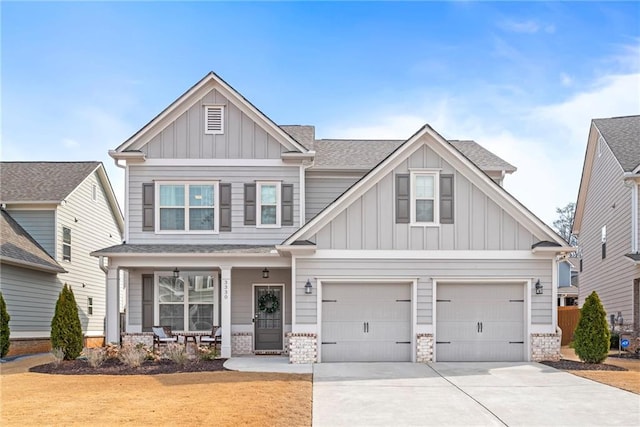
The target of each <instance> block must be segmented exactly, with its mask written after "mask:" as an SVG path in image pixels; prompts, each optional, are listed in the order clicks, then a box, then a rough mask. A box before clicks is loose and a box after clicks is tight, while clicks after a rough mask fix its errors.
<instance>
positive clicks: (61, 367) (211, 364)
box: [29, 359, 227, 375]
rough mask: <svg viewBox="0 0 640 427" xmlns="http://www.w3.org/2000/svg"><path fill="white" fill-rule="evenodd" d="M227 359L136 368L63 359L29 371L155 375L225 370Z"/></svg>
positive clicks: (165, 362) (111, 361) (112, 362)
mask: <svg viewBox="0 0 640 427" xmlns="http://www.w3.org/2000/svg"><path fill="white" fill-rule="evenodd" d="M226 360H227V359H215V360H194V361H189V362H187V363H185V364H182V365H180V364H178V363H175V362H173V361H170V360H161V361H159V362H152V361H147V362H144V363H143V364H142V365H141V366H140V367H138V368H132V367H129V366H127V365H125V364H123V363H122V362H120V361H119V360H117V359H107V360H105V361H104V363H103V364H102V365H100V366H99V367H97V368H92V367H91V366H89V364H88V363H87V361H86V360H80V359H78V360H64V361H62V362H60V363H59V364H56V363H47V364H44V365H38V366H34V367H32V368H30V369H29V371H30V372H38V373H41V374H60V375H157V374H173V373H176V372H212V371H224V370H226V369H225V368H224V367H223V365H224V362H225V361H226Z"/></svg>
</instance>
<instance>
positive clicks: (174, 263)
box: [94, 244, 292, 358]
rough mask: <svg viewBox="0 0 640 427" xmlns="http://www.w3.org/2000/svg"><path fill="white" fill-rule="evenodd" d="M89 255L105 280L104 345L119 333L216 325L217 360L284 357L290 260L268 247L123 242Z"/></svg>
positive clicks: (209, 329) (208, 328)
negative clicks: (96, 258)
mask: <svg viewBox="0 0 640 427" xmlns="http://www.w3.org/2000/svg"><path fill="white" fill-rule="evenodd" d="M94 255H96V256H99V257H100V258H101V265H102V266H103V270H105V272H106V275H107V319H106V341H107V342H112V343H119V342H120V340H121V335H120V334H121V331H124V335H125V336H126V335H128V334H135V335H142V336H144V335H147V334H151V328H152V326H156V325H160V326H170V327H171V329H172V331H173V332H203V333H204V332H212V330H213V329H214V328H215V327H218V326H219V327H221V332H222V339H221V349H220V350H221V351H220V353H221V356H222V357H227V358H228V357H231V356H239V355H249V354H260V353H263V354H286V352H287V342H286V334H287V333H288V332H290V331H291V307H292V304H291V289H292V288H291V265H290V264H291V259H290V258H287V257H283V256H281V255H279V254H278V253H277V252H276V251H275V249H274V248H273V246H247V245H211V246H203V245H172V246H170V247H159V245H126V244H123V245H118V246H115V247H112V248H107V249H104V250H101V251H98V252H96V253H94ZM107 257H108V260H107V259H106V258H107ZM119 278H122V279H123V280H124V295H123V296H124V300H125V316H124V317H123V318H124V325H121V324H120V315H119V309H118V307H119V304H118V301H119V300H120V297H121V295H120V283H119Z"/></svg>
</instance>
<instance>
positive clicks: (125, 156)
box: [109, 150, 146, 163]
mask: <svg viewBox="0 0 640 427" xmlns="http://www.w3.org/2000/svg"><path fill="white" fill-rule="evenodd" d="M109 156H111V158H112V159H114V160H126V161H127V162H129V163H143V162H144V161H145V160H146V155H145V154H144V153H143V152H142V151H116V150H109Z"/></svg>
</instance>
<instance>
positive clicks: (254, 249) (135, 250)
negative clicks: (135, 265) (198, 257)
mask: <svg viewBox="0 0 640 427" xmlns="http://www.w3.org/2000/svg"><path fill="white" fill-rule="evenodd" d="M271 253H276V250H275V245H173V244H163V245H158V244H150V245H141V244H126V243H125V244H121V245H115V246H111V247H108V248H104V249H100V250H97V251H95V252H92V253H91V255H92V256H107V257H117V256H118V255H123V256H130V255H136V254H138V255H156V256H157V255H164V254H172V255H180V254H236V255H241V254H248V255H260V254H271Z"/></svg>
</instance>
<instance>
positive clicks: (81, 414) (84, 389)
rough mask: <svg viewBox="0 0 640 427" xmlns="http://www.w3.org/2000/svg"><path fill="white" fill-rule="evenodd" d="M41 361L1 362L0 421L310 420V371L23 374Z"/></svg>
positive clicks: (269, 423)
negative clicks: (307, 373)
mask: <svg viewBox="0 0 640 427" xmlns="http://www.w3.org/2000/svg"><path fill="white" fill-rule="evenodd" d="M29 362H30V363H29ZM40 363H44V362H42V361H39V362H35V361H33V360H30V359H26V360H24V361H19V362H12V363H10V364H8V365H10V366H7V365H3V366H2V375H1V377H0V380H1V381H2V384H1V386H0V390H1V392H2V396H1V398H2V399H1V401H2V407H1V413H2V414H1V416H0V425H2V426H24V425H41V426H44V425H64V426H69V425H88V424H100V425H216V426H231V425H234V426H236V425H255V426H257V425H260V426H277V425H282V426H285V425H286V426H308V425H311V392H312V388H311V387H312V385H311V375H301V374H267V373H249V372H203V373H181V374H170V375H153V376H144V375H140V376H138V375H133V376H104V375H103V376H101V375H96V376H93V375H83V376H73V375H46V374H36V373H30V372H25V367H28V366H29V365H33V364H40ZM18 364H19V365H18Z"/></svg>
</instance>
